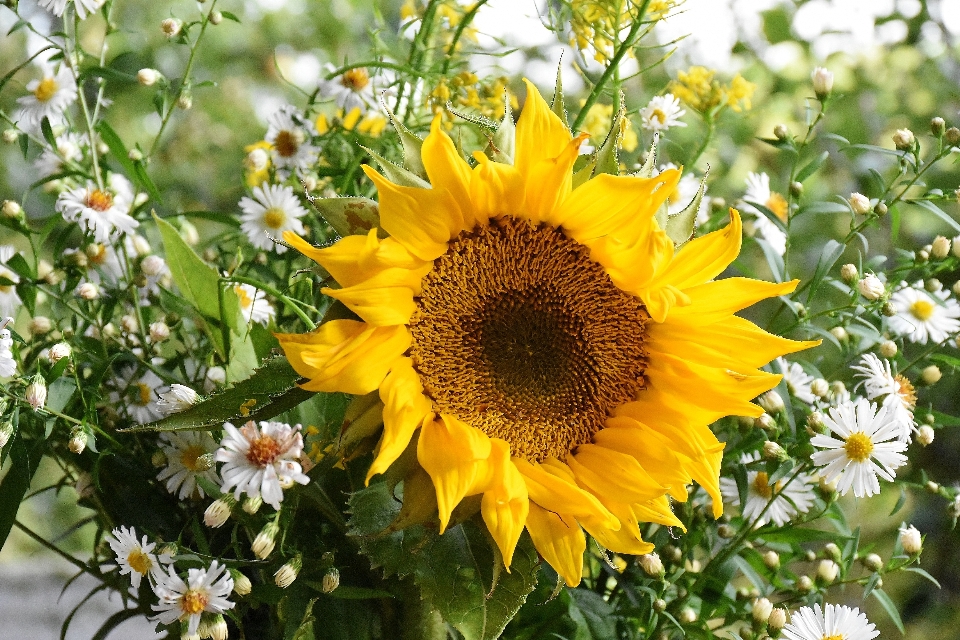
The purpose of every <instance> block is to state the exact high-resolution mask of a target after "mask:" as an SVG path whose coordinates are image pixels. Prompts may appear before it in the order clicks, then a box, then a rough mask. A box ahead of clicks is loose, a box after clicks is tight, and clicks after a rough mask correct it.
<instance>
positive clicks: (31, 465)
mask: <svg viewBox="0 0 960 640" xmlns="http://www.w3.org/2000/svg"><path fill="white" fill-rule="evenodd" d="M15 428H16V427H15ZM37 451H38V447H33V448H32V449H29V450H28V449H27V444H26V442H25V441H24V439H23V438H16V439H15V440H14V442H13V444H12V445H11V447H10V467H9V470H8V471H7V474H6V475H5V476H4V477H3V482H0V549H2V548H3V545H4V543H5V542H6V541H7V536H9V535H10V529H11V528H12V527H13V523H14V521H15V520H16V519H17V511H18V510H19V509H20V501H21V500H23V496H24V495H25V494H26V493H27V489H28V488H29V487H30V481H31V480H33V474H35V473H36V472H37V466H38V464H39V462H40V455H39V453H37Z"/></svg>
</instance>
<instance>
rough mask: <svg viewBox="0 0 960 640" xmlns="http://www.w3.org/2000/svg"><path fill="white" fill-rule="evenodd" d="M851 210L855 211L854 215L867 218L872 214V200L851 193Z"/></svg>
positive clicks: (859, 194) (860, 194)
mask: <svg viewBox="0 0 960 640" xmlns="http://www.w3.org/2000/svg"><path fill="white" fill-rule="evenodd" d="M850 208H851V209H853V212H854V213H856V214H858V215H861V216H865V215H867V214H868V213H870V198H868V197H867V196H865V195H863V194H862V193H856V192H854V193H851V194H850Z"/></svg>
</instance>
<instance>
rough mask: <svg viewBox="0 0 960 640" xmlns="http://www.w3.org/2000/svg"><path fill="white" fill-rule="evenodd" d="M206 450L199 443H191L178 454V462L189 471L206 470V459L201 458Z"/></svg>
mask: <svg viewBox="0 0 960 640" xmlns="http://www.w3.org/2000/svg"><path fill="white" fill-rule="evenodd" d="M206 453H207V450H206V449H204V448H203V447H201V446H200V445H197V444H193V445H190V446H189V447H187V448H186V449H184V450H183V453H181V454H180V464H182V465H183V466H184V467H185V468H186V469H187V470H189V471H206V470H207V469H209V468H210V467H209V466H208V465H207V463H206V460H205V459H204V460H201V458H202V457H203V456H204V454H206Z"/></svg>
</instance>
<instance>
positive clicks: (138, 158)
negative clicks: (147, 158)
mask: <svg viewBox="0 0 960 640" xmlns="http://www.w3.org/2000/svg"><path fill="white" fill-rule="evenodd" d="M127 159H128V160H130V161H131V162H142V161H143V152H142V151H140V149H130V151H127Z"/></svg>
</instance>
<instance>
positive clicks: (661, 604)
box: [653, 598, 667, 613]
mask: <svg viewBox="0 0 960 640" xmlns="http://www.w3.org/2000/svg"><path fill="white" fill-rule="evenodd" d="M653 610H654V611H656V612H657V613H663V612H664V611H666V610H667V601H666V600H663V599H662V598H657V599H656V600H654V601H653Z"/></svg>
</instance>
